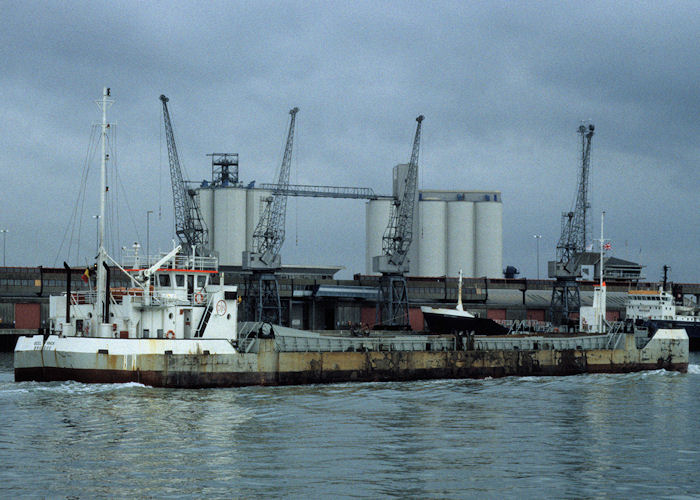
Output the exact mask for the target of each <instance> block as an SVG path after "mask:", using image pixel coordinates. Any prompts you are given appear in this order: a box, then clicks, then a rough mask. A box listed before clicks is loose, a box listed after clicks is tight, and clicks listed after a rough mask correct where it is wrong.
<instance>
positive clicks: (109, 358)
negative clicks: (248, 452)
mask: <svg viewBox="0 0 700 500" xmlns="http://www.w3.org/2000/svg"><path fill="white" fill-rule="evenodd" d="M98 102H99V101H98ZM110 102H111V101H110V100H109V89H104V91H103V96H102V101H101V105H102V109H103V116H102V131H103V135H102V141H103V154H102V172H101V178H102V183H101V190H102V191H101V193H102V195H101V198H100V199H101V201H100V213H101V214H104V196H103V195H104V193H105V191H106V189H105V182H104V180H105V174H104V173H105V161H106V155H105V153H104V141H105V133H106V130H107V128H108V124H107V121H106V109H107V107H108V104H109V103H110ZM99 221H100V225H99V226H98V227H99V250H98V256H97V265H96V268H95V270H96V274H97V280H96V285H95V288H94V289H89V290H85V291H73V290H71V284H70V269H68V272H67V274H68V279H67V289H66V291H65V293H63V294H61V295H57V296H52V297H50V302H49V328H48V333H47V334H46V335H34V336H27V337H20V338H19V339H18V341H17V345H16V347H15V351H14V373H15V380H16V381H17V382H22V381H64V380H75V381H79V382H85V383H123V382H137V383H142V384H146V385H151V386H158V387H176V388H195V387H236V386H245V385H256V384H259V385H285V384H312V383H331V382H353V381H402V380H416V379H431V378H471V377H475V378H480V377H502V376H511V375H573V374H580V373H598V372H607V373H616V372H631V371H639V370H655V369H660V368H663V369H667V370H677V371H680V372H685V371H687V369H688V336H687V335H686V332H685V330H682V329H668V328H661V329H658V330H657V331H656V332H654V333H653V335H651V336H648V335H644V336H642V335H638V334H636V333H635V332H634V331H625V330H621V331H619V330H615V329H605V328H604V327H603V324H604V322H603V321H601V320H600V318H601V317H604V312H605V300H604V293H605V290H604V286H603V287H601V289H599V290H597V293H598V297H599V299H598V301H597V302H595V303H594V307H593V308H591V311H582V314H581V316H582V321H584V320H585V319H586V318H588V320H587V321H588V322H587V323H585V324H582V328H581V332H579V333H541V334H517V335H503V334H502V333H503V332H502V331H489V330H488V329H485V330H483V331H479V332H476V331H473V330H469V329H460V328H458V329H453V330H452V331H449V332H444V331H443V332H431V331H421V332H396V331H368V332H365V333H363V334H361V335H358V333H357V332H355V331H350V330H348V331H323V332H316V331H304V330H300V329H295V328H288V327H284V326H281V325H276V324H270V323H265V322H239V321H238V304H239V297H238V288H237V287H236V286H232V285H225V284H224V279H223V276H222V275H221V274H220V273H219V270H218V261H217V259H216V258H215V257H210V256H200V255H197V254H196V253H195V252H194V251H192V252H190V251H187V252H183V251H182V248H181V247H180V246H175V247H174V248H173V249H172V250H171V251H170V252H167V253H165V254H163V255H158V256H156V257H151V256H149V255H143V256H140V255H139V253H138V246H135V248H134V250H133V254H130V255H127V256H126V261H125V262H122V263H119V262H117V261H116V260H114V259H113V258H112V257H110V256H109V255H108V254H107V252H106V251H105V249H104V245H103V243H102V242H103V231H104V228H103V226H102V224H103V221H104V217H101V219H99ZM107 263H109V264H110V265H111V266H112V268H113V267H116V268H118V269H119V271H120V272H121V273H123V274H124V275H125V276H126V277H127V278H128V280H129V283H130V286H128V287H118V288H114V287H111V286H110V276H109V272H110V269H111V268H110V265H108V264H107Z"/></svg>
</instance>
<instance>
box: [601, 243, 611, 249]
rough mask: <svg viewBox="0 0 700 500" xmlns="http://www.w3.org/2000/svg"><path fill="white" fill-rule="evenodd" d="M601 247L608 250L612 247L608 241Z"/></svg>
mask: <svg viewBox="0 0 700 500" xmlns="http://www.w3.org/2000/svg"><path fill="white" fill-rule="evenodd" d="M603 248H604V249H605V250H610V249H611V248H612V245H611V244H610V243H606V244H605V245H603Z"/></svg>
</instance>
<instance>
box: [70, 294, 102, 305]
mask: <svg viewBox="0 0 700 500" xmlns="http://www.w3.org/2000/svg"><path fill="white" fill-rule="evenodd" d="M96 301H97V292H95V291H94V290H89V291H79V292H71V293H70V303H71V305H73V306H75V305H81V304H94V303H95V302H96Z"/></svg>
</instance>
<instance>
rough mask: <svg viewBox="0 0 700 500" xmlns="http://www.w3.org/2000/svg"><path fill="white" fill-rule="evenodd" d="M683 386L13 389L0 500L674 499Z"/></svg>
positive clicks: (619, 379)
mask: <svg viewBox="0 0 700 500" xmlns="http://www.w3.org/2000/svg"><path fill="white" fill-rule="evenodd" d="M691 363H692V364H691V366H690V369H689V373H688V374H679V373H670V372H665V371H661V370H660V371H653V372H645V373H637V374H628V375H582V376H575V377H562V378H554V377H541V378H536V377H526V378H503V379H487V380H457V381H455V380H440V381H428V382H402V383H359V384H338V385H313V386H295V387H250V388H244V389H202V390H172V389H154V388H150V387H144V386H141V385H137V384H123V385H86V384H80V383H75V382H66V383H47V384H39V383H15V382H14V375H13V373H12V354H11V353H10V354H7V353H0V414H1V415H2V427H0V458H1V463H0V497H3V498H26V497H50V498H104V497H109V498H115V497H117V498H135V497H138V498H143V497H156V498H180V497H196V498H241V497H242V498H269V497H285V498H328V497H346V498H349V497H360V498H391V497H400V498H465V497H466V498H470V497H478V498H503V497H519V498H522V497H530V498H543V497H550V498H551V497H558V498H561V497H566V498H601V497H603V498H605V497H608V498H689V497H698V496H699V495H700V479H699V478H698V477H699V475H698V467H699V466H700V425H699V424H698V422H699V421H700V355H697V354H693V355H692V358H691Z"/></svg>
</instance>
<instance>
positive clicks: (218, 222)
mask: <svg viewBox="0 0 700 500" xmlns="http://www.w3.org/2000/svg"><path fill="white" fill-rule="evenodd" d="M245 220H246V189H244V188H240V187H221V188H218V189H214V225H213V227H212V229H210V234H211V233H213V242H214V244H213V249H214V250H215V251H216V252H218V254H219V261H220V262H223V263H226V265H229V266H240V265H241V263H242V255H243V250H245V227H246V226H245ZM210 240H211V236H210Z"/></svg>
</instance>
